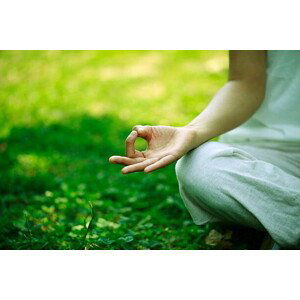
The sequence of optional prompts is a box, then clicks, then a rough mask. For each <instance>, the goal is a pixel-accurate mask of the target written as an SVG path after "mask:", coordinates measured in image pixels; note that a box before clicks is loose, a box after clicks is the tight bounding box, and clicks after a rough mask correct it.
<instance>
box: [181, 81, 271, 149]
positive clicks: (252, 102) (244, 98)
mask: <svg viewBox="0 0 300 300" xmlns="http://www.w3.org/2000/svg"><path fill="white" fill-rule="evenodd" d="M264 93H265V84H264V82H260V83H257V82H256V81H247V80H231V81H229V82H228V83H226V84H225V86H224V87H223V88H222V89H220V91H219V92H218V93H217V94H216V95H215V97H214V98H213V99H212V101H211V102H210V103H209V105H208V106H207V107H206V109H205V110H204V111H203V112H202V113H201V114H200V115H199V116H197V117H196V118H195V119H194V120H193V121H192V122H190V123H189V124H188V125H187V127H191V128H194V129H195V131H196V132H197V139H198V140H199V144H201V143H203V142H205V141H207V140H209V139H211V138H214V137H216V136H219V135H220V134H223V133H225V132H227V131H229V130H231V129H234V128H235V127H237V126H239V125H241V124H242V123H244V122H245V121H247V120H248V119H249V118H250V117H251V116H252V114H253V113H254V112H255V111H256V110H257V109H258V107H259V106H260V104H261V102H262V101H263V98H264Z"/></svg>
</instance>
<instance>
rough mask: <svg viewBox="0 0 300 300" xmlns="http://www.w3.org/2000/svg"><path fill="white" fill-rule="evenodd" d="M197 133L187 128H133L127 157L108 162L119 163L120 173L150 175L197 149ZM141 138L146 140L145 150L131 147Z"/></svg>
mask: <svg viewBox="0 0 300 300" xmlns="http://www.w3.org/2000/svg"><path fill="white" fill-rule="evenodd" d="M196 135H197V134H196V132H195V130H194V129H193V128H189V127H172V126H141V125H138V126H135V127H134V128H133V129H132V132H131V133H130V134H129V136H128V137H127V139H126V143H125V145H126V156H112V157H110V159H109V161H110V162H111V163H114V164H122V165H125V166H126V167H125V168H123V169H122V173H123V174H127V173H131V172H142V171H144V172H146V173H149V172H152V171H154V170H157V169H160V168H163V167H165V166H167V165H169V164H171V163H172V162H174V161H176V160H177V159H179V158H180V157H182V156H183V155H185V154H186V153H187V152H188V151H190V150H191V149H193V148H195V147H197V146H198V145H199V144H198V143H197V138H196ZM138 137H141V138H143V139H145V140H146V141H147V144H148V147H147V149H146V150H145V151H138V150H136V149H135V147H134V143H135V140H136V139H137V138H138Z"/></svg>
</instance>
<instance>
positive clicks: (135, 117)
mask: <svg viewBox="0 0 300 300" xmlns="http://www.w3.org/2000/svg"><path fill="white" fill-rule="evenodd" d="M226 74H227V56H226V52H225V51H1V52H0V86H1V88H0V108H1V113H0V197H1V204H0V205H1V206H0V248H1V249H252V248H256V247H257V246H258V241H259V238H258V237H260V235H259V234H258V233H257V232H254V231H251V230H245V229H240V228H239V229H234V228H233V229H232V228H227V227H225V226H222V225H221V226H220V225H218V226H216V225H212V224H208V225H205V226H200V227H199V226H196V225H195V224H193V222H192V220H191V218H190V215H189V214H188V212H187V211H186V209H185V208H184V205H183V203H182V200H181V199H180V195H179V193H178V187H177V181H176V177H175V174H174V164H173V165H171V166H169V167H167V168H165V169H163V170H159V171H156V172H154V173H152V174H141V173H139V174H131V175H127V176H124V175H122V174H121V173H120V167H119V166H116V165H110V164H108V157H109V156H111V155H119V154H124V146H123V145H124V139H125V138H126V136H127V134H128V133H129V132H130V129H131V128H132V126H134V125H136V124H160V125H175V126H181V125H185V124H186V123H187V122H189V121H190V120H191V119H192V118H193V117H195V116H196V115H197V114H198V113H199V112H200V111H201V110H203V108H204V107H205V105H206V104H207V103H208V101H209V100H210V99H211V97H212V96H213V94H214V93H215V92H216V91H217V90H218V88H220V87H221V86H222V84H223V83H224V82H225V81H226ZM144 146H145V145H144V143H143V142H142V141H139V143H138V147H139V148H142V147H144Z"/></svg>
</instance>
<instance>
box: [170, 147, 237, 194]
mask: <svg viewBox="0 0 300 300" xmlns="http://www.w3.org/2000/svg"><path fill="white" fill-rule="evenodd" d="M230 151H231V150H230V149H229V147H228V145H224V144H222V143H219V142H206V143H204V144H202V145H201V146H199V147H198V148H196V149H194V150H192V151H190V152H189V153H187V154H186V155H185V156H183V157H182V158H181V159H180V160H178V162H177V163H176V167H175V170H176V176H177V179H178V181H179V184H180V185H181V186H182V187H185V188H186V189H189V188H190V187H192V186H194V185H195V184H197V186H198V187H199V186H201V185H202V186H205V187H207V186H210V185H211V184H212V183H213V182H214V180H215V179H216V178H217V177H218V176H219V174H220V168H219V167H218V163H217V158H222V157H224V156H226V155H227V154H228V153H230ZM221 163H222V162H221Z"/></svg>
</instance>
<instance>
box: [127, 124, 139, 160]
mask: <svg viewBox="0 0 300 300" xmlns="http://www.w3.org/2000/svg"><path fill="white" fill-rule="evenodd" d="M137 137H138V133H137V132H136V131H135V130H133V131H131V133H130V134H129V135H128V137H127V138H126V140H125V148H126V156H127V157H134V155H135V149H134V143H135V140H136V139H137Z"/></svg>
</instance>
